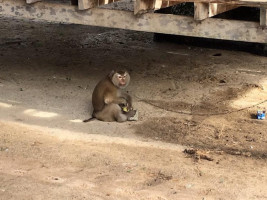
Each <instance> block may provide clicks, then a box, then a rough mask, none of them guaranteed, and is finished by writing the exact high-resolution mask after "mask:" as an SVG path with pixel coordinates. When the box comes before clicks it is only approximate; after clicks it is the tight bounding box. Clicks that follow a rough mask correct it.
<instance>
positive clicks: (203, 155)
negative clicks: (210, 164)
mask: <svg viewBox="0 0 267 200" xmlns="http://www.w3.org/2000/svg"><path fill="white" fill-rule="evenodd" d="M184 153H186V154H189V155H191V156H192V157H193V158H194V159H195V160H197V161H198V160H200V159H204V160H208V161H213V158H211V157H209V156H208V155H207V154H208V153H209V151H203V150H198V149H185V150H184Z"/></svg>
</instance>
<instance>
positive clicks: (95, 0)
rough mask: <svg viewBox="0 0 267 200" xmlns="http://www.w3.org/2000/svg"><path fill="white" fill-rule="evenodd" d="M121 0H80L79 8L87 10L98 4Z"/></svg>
mask: <svg viewBox="0 0 267 200" xmlns="http://www.w3.org/2000/svg"><path fill="white" fill-rule="evenodd" d="M116 1H119V0H78V8H79V10H86V9H90V8H95V7H98V6H102V5H106V4H110V3H114V2H116Z"/></svg>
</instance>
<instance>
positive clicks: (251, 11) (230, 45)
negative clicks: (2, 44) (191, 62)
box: [154, 3, 267, 56]
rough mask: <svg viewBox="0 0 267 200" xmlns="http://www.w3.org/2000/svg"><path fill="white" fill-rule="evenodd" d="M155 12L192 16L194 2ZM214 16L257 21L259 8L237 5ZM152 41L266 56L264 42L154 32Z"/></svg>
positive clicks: (266, 51) (266, 50)
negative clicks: (237, 6)
mask: <svg viewBox="0 0 267 200" xmlns="http://www.w3.org/2000/svg"><path fill="white" fill-rule="evenodd" d="M156 12H157V13H166V14H167V13H171V14H175V15H185V16H194V4H193V3H182V4H179V5H175V6H172V7H168V8H164V9H160V10H158V11H156ZM214 18H222V19H232V20H244V21H255V22H257V21H259V19H260V10H259V8H250V7H239V8H236V9H233V10H230V11H228V12H225V13H222V14H219V15H217V16H215V17H214ZM154 41H156V42H172V43H177V44H184V45H190V46H196V47H202V48H215V49H225V50H233V51H244V52H249V53H253V54H257V55H262V56H267V46H266V44H259V43H248V42H237V41H228V40H218V39H208V38H198V37H188V36H177V35H168V34H160V33H155V34H154Z"/></svg>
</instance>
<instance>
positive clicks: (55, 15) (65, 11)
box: [0, 0, 267, 43]
mask: <svg viewBox="0 0 267 200" xmlns="http://www.w3.org/2000/svg"><path fill="white" fill-rule="evenodd" d="M2 1H3V3H1V4H0V15H4V16H11V17H17V18H29V19H35V20H46V21H52V22H64V23H73V24H84V25H91V26H102V27H110V28H120V29H128V30H135V31H145V32H154V33H165V34H173V35H185V36H193V37H203V38H214V39H224V40H234V41H246V42H257V43H267V29H260V28H259V26H260V25H259V23H257V22H247V21H237V20H226V19H216V18H208V19H206V20H204V21H202V22H201V23H199V22H196V21H195V20H194V18H193V17H189V16H181V15H170V14H159V13H146V14H143V15H141V16H135V15H134V14H133V12H129V11H121V10H109V9H99V8H93V9H90V10H86V11H79V10H77V8H76V7H75V6H71V5H65V4H56V3H48V2H38V3H35V4H33V5H27V4H26V2H25V0H16V1H14V0H2ZM10 31H12V30H10Z"/></svg>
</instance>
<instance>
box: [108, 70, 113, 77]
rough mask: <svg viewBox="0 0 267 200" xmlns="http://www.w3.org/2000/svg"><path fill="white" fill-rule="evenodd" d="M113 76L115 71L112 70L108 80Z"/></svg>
mask: <svg viewBox="0 0 267 200" xmlns="http://www.w3.org/2000/svg"><path fill="white" fill-rule="evenodd" d="M114 74H115V70H112V71H111V72H110V73H109V75H108V76H109V78H112V77H113V75H114Z"/></svg>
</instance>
